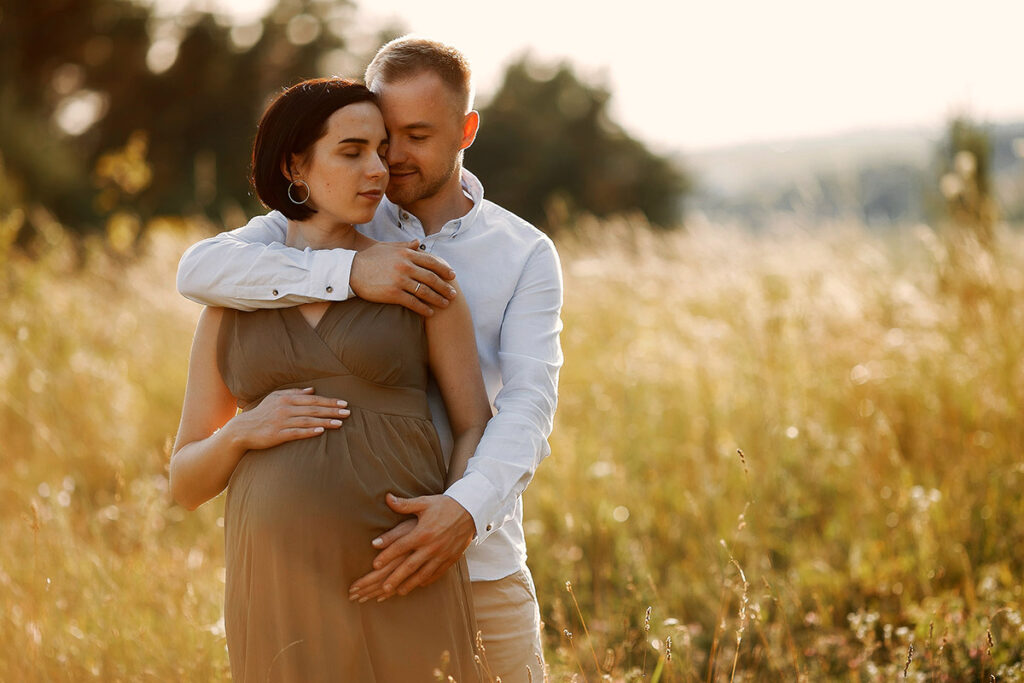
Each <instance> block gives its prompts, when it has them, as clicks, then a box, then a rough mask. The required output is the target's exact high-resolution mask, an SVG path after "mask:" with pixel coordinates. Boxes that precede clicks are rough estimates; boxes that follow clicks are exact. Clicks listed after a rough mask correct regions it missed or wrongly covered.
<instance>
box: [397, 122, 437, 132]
mask: <svg viewBox="0 0 1024 683" xmlns="http://www.w3.org/2000/svg"><path fill="white" fill-rule="evenodd" d="M433 127H434V124H432V123H427V122H426V121H417V122H415V123H410V124H407V125H405V126H402V130H414V129H416V128H433Z"/></svg>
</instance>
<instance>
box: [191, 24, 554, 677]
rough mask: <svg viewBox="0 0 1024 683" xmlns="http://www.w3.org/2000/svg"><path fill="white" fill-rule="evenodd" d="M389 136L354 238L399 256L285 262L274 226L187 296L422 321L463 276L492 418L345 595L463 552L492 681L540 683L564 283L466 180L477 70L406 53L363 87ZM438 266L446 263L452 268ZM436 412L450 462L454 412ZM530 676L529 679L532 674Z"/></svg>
mask: <svg viewBox="0 0 1024 683" xmlns="http://www.w3.org/2000/svg"><path fill="white" fill-rule="evenodd" d="M366 83H367V85H368V86H369V87H370V89H371V90H373V91H374V92H375V93H376V94H377V95H378V97H379V99H380V105H381V110H382V111H383V114H384V120H385V123H386V125H387V127H388V131H389V147H388V151H387V162H388V166H389V170H390V180H389V184H388V188H387V199H386V200H384V201H383V202H382V203H381V205H380V207H379V208H378V210H377V214H376V216H375V217H374V219H373V221H372V222H371V223H369V224H367V225H365V226H360V230H362V231H363V232H365V233H366V234H367V235H369V236H370V237H373V238H375V239H378V240H382V241H385V242H389V243H387V244H380V245H376V246H374V247H372V248H371V249H367V250H365V251H362V252H359V253H357V254H354V253H353V252H347V251H344V250H330V251H309V250H307V251H305V252H301V251H298V250H294V249H289V248H287V247H284V246H283V242H284V235H285V225H286V222H285V219H284V217H283V216H282V215H280V214H278V213H275V212H271V213H270V214H267V215H266V216H260V217H257V218H254V219H253V220H252V221H250V223H249V224H248V225H247V226H246V227H244V228H240V229H238V230H235V231H233V232H231V233H222V234H221V235H218V236H216V237H213V238H210V239H208V240H204V241H202V242H200V243H198V244H196V245H194V246H193V247H192V248H191V249H189V251H187V252H186V253H185V255H184V256H183V257H182V261H181V265H180V267H179V271H178V289H179V290H180V291H181V293H182V294H184V295H185V296H187V297H188V298H190V299H193V300H195V301H198V302H200V303H204V304H208V305H214V306H227V307H233V308H241V309H252V308H269V307H278V306H291V305H296V304H300V303H306V302H310V301H321V300H342V299H345V298H347V297H348V296H350V295H352V294H354V295H357V296H360V297H362V298H365V299H368V300H371V301H378V302H383V303H398V304H401V305H404V306H406V307H408V308H410V309H412V310H415V311H417V312H420V313H421V314H423V315H430V314H431V312H432V310H433V309H432V307H436V306H445V305H447V300H448V298H450V297H451V296H454V290H452V288H451V287H450V286H449V285H448V284H447V283H446V282H445V280H450V279H451V278H452V277H453V273H452V272H451V269H450V268H449V267H448V265H447V264H451V266H453V267H454V268H455V270H456V271H457V272H458V276H459V282H460V283H461V286H462V290H463V293H462V296H465V297H466V299H467V302H468V304H469V307H470V310H471V311H472V314H473V322H474V327H475V331H476V337H477V347H478V351H479V353H480V365H481V368H482V370H483V374H484V381H485V384H486V387H487V391H488V395H489V398H490V399H491V402H492V405H493V406H494V408H495V409H496V414H495V416H494V417H493V418H492V419H491V421H490V422H489V423H488V425H487V429H486V432H485V434H484V437H483V439H482V440H481V442H480V445H479V447H478V448H477V450H476V452H475V454H474V456H473V457H472V458H471V459H470V463H469V466H468V468H467V470H466V474H465V476H464V477H463V478H462V479H460V480H459V481H457V482H455V483H454V484H453V485H452V486H451V487H450V488H449V489H448V490H447V491H445V493H444V494H443V495H436V496H424V497H420V498H414V499H409V500H402V499H397V498H394V497H393V496H389V497H388V501H387V504H388V505H390V506H391V507H392V508H393V509H395V510H396V511H398V512H402V513H407V514H410V515H415V516H416V519H415V520H410V521H407V522H403V523H402V524H401V525H399V526H398V527H396V528H395V529H393V530H391V531H389V532H387V533H385V534H383V535H382V536H381V537H380V538H378V539H375V540H374V541H373V545H374V546H375V547H376V548H378V549H379V550H380V552H379V554H378V556H377V558H376V560H375V561H374V570H373V571H371V572H370V573H369V574H368V575H367V576H365V577H363V578H362V579H360V580H359V581H357V582H356V583H355V584H353V586H352V588H351V597H352V598H353V599H357V600H362V601H365V600H369V599H378V600H380V599H386V598H388V597H390V596H392V595H395V594H396V593H397V594H401V595H404V594H407V593H408V592H409V591H410V590H413V589H414V588H416V587H417V586H419V585H424V584H426V583H429V582H430V581H432V580H433V579H434V578H436V577H437V576H438V575H440V573H442V572H443V571H445V570H446V569H447V568H448V567H450V566H451V564H453V563H454V562H456V561H457V560H458V559H459V558H460V557H461V555H462V553H463V552H465V554H466V559H467V561H468V564H469V570H470V578H471V579H472V582H473V583H472V585H473V599H474V603H475V609H476V617H477V626H478V628H479V629H480V631H481V632H482V639H483V645H484V647H485V649H486V652H485V655H484V658H485V660H486V662H487V664H488V667H489V669H490V673H491V674H492V675H495V676H500V678H501V680H503V681H505V682H506V683H508V682H509V681H526V680H528V679H530V678H531V677H532V679H533V680H538V681H539V680H542V679H543V664H542V656H543V655H542V650H541V643H540V615H539V610H538V607H537V599H536V592H535V589H534V586H533V581H532V578H531V577H530V574H529V570H528V569H527V566H526V544H525V539H524V534H523V527H522V499H521V494H522V492H523V490H525V488H526V486H527V485H528V484H529V482H530V480H531V479H532V478H533V474H534V472H535V471H536V468H537V466H538V464H539V463H540V461H541V460H543V459H544V458H545V457H546V456H547V455H548V453H549V448H548V445H547V437H548V435H549V434H550V432H551V427H552V419H553V416H554V411H555V404H556V388H557V381H558V370H559V368H560V367H561V363H562V354H561V348H560V346H559V341H558V334H559V331H560V330H561V321H560V319H559V312H560V309H561V303H562V281H561V270H560V266H559V261H558V256H557V253H556V252H555V248H554V246H553V245H552V243H551V241H550V240H549V239H548V238H547V237H546V236H544V235H543V233H541V232H540V231H538V230H537V229H536V228H534V227H533V226H531V225H529V224H528V223H526V222H525V221H523V220H522V219H520V218H518V217H516V216H515V215H513V214H511V213H510V212H508V211H506V210H504V209H502V208H500V207H498V206H497V205H495V204H493V203H491V202H489V201H486V200H484V198H483V188H482V187H481V185H480V183H479V181H478V180H477V179H476V178H475V177H474V176H473V175H472V174H471V173H469V172H468V171H466V170H465V169H463V168H462V157H463V152H464V150H465V149H466V148H468V147H469V146H470V145H471V144H472V143H473V140H474V138H475V136H476V132H477V128H478V126H479V115H478V114H477V112H475V111H473V110H472V95H473V93H472V86H471V75H470V69H469V65H468V64H467V62H466V60H465V58H464V57H463V56H462V55H461V54H460V53H459V52H458V51H457V50H455V49H453V48H451V47H449V46H446V45H443V44H440V43H437V42H435V41H430V40H425V39H419V38H410V37H406V38H399V39H397V40H395V41H392V42H390V43H388V44H387V45H385V46H384V47H382V48H381V49H380V51H379V52H378V53H377V56H376V57H375V58H374V60H373V62H371V64H370V66H369V67H368V68H367V71H366ZM442 259H443V260H442ZM430 398H431V412H432V414H433V415H434V416H435V418H434V421H435V423H436V424H437V427H438V432H439V434H440V435H441V440H442V444H443V446H444V448H445V451H446V453H447V452H449V451H450V447H451V439H450V432H449V430H448V427H447V420H446V418H445V415H444V406H443V403H442V402H441V401H440V399H439V396H438V394H437V392H436V391H432V392H431V397H430ZM527 668H529V669H530V672H529V673H528V672H527Z"/></svg>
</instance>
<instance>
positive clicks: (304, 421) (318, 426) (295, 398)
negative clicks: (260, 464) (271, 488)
mask: <svg viewBox="0 0 1024 683" xmlns="http://www.w3.org/2000/svg"><path fill="white" fill-rule="evenodd" d="M347 406H348V403H346V402H345V401H340V400H338V399H335V398H327V397H325V396H317V395H316V394H314V393H313V388H312V387H308V388H306V389H280V390H278V391H274V392H271V393H269V394H267V395H266V396H265V397H264V398H263V400H262V401H260V403H259V405H257V406H256V407H255V408H251V409H249V410H246V411H244V412H242V413H239V414H238V415H236V416H235V418H234V419H233V420H231V422H229V423H228V426H229V427H230V429H231V431H233V432H234V433H235V438H236V439H238V443H239V445H241V446H242V447H244V448H245V450H257V449H262V448H271V447H273V446H277V445H279V444H282V443H285V442H287V441H295V440H297V439H308V438H310V437H313V436H317V435H319V434H323V433H324V430H325V429H338V428H339V427H341V425H342V424H343V422H342V420H343V419H344V418H346V417H348V416H349V415H350V414H351V413H350V411H349V410H348V407H347Z"/></svg>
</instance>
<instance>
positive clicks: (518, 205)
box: [467, 57, 690, 230]
mask: <svg viewBox="0 0 1024 683" xmlns="http://www.w3.org/2000/svg"><path fill="white" fill-rule="evenodd" d="M542 70H543V67H541V66H539V65H537V64H535V63H533V62H532V61H531V60H530V58H529V57H523V58H521V59H520V60H519V61H517V62H515V63H513V64H512V65H511V66H509V68H508V70H507V71H506V73H505V78H504V82H503V83H502V85H501V87H500V89H499V90H498V92H497V93H496V94H495V95H494V97H493V99H492V100H491V101H490V102H489V103H488V104H487V106H485V107H483V108H481V111H480V114H481V127H480V133H479V135H478V136H477V140H476V142H475V143H474V144H473V146H472V147H471V148H470V149H469V151H468V152H467V166H468V167H469V168H470V169H471V170H472V171H473V172H474V173H476V174H477V175H479V177H480V179H481V182H483V184H484V187H485V188H486V191H487V196H488V197H489V198H490V199H493V200H494V201H496V202H498V203H499V204H501V205H503V206H506V207H508V208H509V209H510V210H512V211H514V212H516V213H517V214H519V215H521V216H523V217H524V218H526V219H527V220H529V221H531V222H534V223H537V224H539V225H545V226H546V227H547V229H549V230H555V229H557V228H558V227H559V225H558V223H560V222H564V220H565V218H566V214H572V213H575V212H578V211H586V212H589V213H592V214H595V215H597V216H607V215H610V214H615V213H622V212H629V211H636V210H639V211H642V212H643V213H644V214H645V215H646V216H647V218H648V220H650V221H651V222H652V223H654V224H656V225H659V226H662V227H671V226H674V225H677V224H678V222H679V221H680V219H681V216H682V203H683V198H684V196H685V194H686V193H687V192H688V191H689V189H690V183H689V180H688V178H687V177H686V175H685V174H684V173H683V171H682V170H680V169H679V168H677V167H676V166H675V165H674V164H673V163H672V162H671V161H669V160H668V159H667V158H665V157H662V156H658V155H656V154H653V153H652V152H650V151H649V150H648V149H647V148H645V147H644V145H643V144H642V143H640V142H638V141H637V140H634V139H633V138H631V137H630V136H629V135H628V134H627V133H626V132H625V131H623V130H622V128H621V127H619V126H618V125H616V124H615V123H613V122H612V121H611V120H610V118H609V117H608V111H607V109H608V100H609V93H608V92H607V91H606V90H605V89H603V88H601V87H599V86H594V85H590V84H588V83H585V82H583V81H581V80H580V79H579V78H578V77H577V76H576V74H575V73H574V72H573V70H572V69H571V68H570V67H569V66H568V65H566V64H561V65H558V66H557V67H556V68H555V69H554V70H553V71H551V70H549V71H551V72H550V73H540V72H541V71H542Z"/></svg>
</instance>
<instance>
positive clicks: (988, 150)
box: [938, 116, 998, 247]
mask: <svg viewBox="0 0 1024 683" xmlns="http://www.w3.org/2000/svg"><path fill="white" fill-rule="evenodd" d="M938 157H939V159H938V161H939V171H940V174H941V175H940V179H939V190H940V192H941V193H942V198H943V201H944V208H945V215H946V218H947V220H948V221H950V222H952V224H953V226H954V227H955V228H956V229H958V230H960V231H963V232H965V233H967V234H968V235H969V236H970V237H971V238H973V239H976V240H977V241H978V242H980V243H981V244H982V245H984V246H986V247H987V246H991V244H992V241H993V229H994V227H995V222H996V217H997V215H998V211H997V208H996V203H995V198H994V196H993V192H992V181H991V173H992V168H991V166H992V144H991V140H990V136H989V133H988V131H987V130H986V129H985V128H984V127H982V126H980V125H978V124H976V123H975V122H973V121H972V120H971V119H970V118H968V117H966V116H958V117H956V118H954V119H953V120H951V121H950V122H949V125H948V128H947V131H946V138H945V140H943V142H942V143H941V144H940V146H939V150H938Z"/></svg>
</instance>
